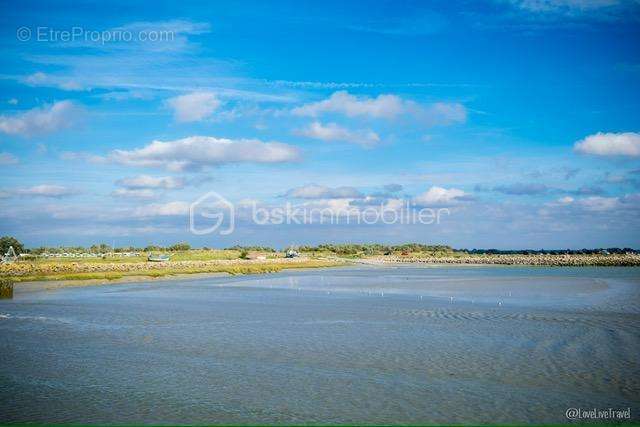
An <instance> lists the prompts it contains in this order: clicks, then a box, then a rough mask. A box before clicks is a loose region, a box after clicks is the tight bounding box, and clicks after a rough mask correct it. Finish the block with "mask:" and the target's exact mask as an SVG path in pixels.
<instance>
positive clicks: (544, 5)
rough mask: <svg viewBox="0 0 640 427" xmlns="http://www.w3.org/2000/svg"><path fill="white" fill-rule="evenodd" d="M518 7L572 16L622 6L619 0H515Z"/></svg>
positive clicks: (531, 10)
mask: <svg viewBox="0 0 640 427" xmlns="http://www.w3.org/2000/svg"><path fill="white" fill-rule="evenodd" d="M512 3H514V4H515V5H516V6H518V7H519V8H521V9H524V10H528V11H530V12H542V13H545V12H554V13H558V12H561V13H566V14H572V13H577V12H585V11H590V10H596V9H600V8H603V7H609V6H615V5H618V4H620V1H619V0H514V1H512Z"/></svg>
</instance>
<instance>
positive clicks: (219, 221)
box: [189, 191, 235, 236]
mask: <svg viewBox="0 0 640 427" xmlns="http://www.w3.org/2000/svg"><path fill="white" fill-rule="evenodd" d="M202 218H206V220H203V219H202ZM208 220H214V221H213V225H209V226H199V225H198V223H199V222H205V223H208ZM223 226H224V227H223ZM221 227H223V228H221ZM189 230H190V231H191V233H193V234H195V235H199V236H200V235H204V234H211V233H214V232H216V231H218V234H220V235H222V236H226V235H228V234H231V233H233V231H234V230H235V209H234V206H233V203H231V202H230V201H228V200H227V199H225V198H224V197H222V196H221V195H220V194H218V193H216V192H215V191H210V192H208V193H207V194H204V195H203V196H200V197H199V198H198V199H197V200H196V201H194V202H193V203H191V205H189Z"/></svg>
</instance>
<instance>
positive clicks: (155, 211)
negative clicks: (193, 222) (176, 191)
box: [132, 202, 189, 217]
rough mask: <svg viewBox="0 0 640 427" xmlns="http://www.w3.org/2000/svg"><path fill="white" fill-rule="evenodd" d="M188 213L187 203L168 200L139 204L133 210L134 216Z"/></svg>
mask: <svg viewBox="0 0 640 427" xmlns="http://www.w3.org/2000/svg"><path fill="white" fill-rule="evenodd" d="M188 213H189V203H187V202H169V203H157V204H156V203H154V204H151V205H146V206H140V207H138V208H136V209H135V210H134V211H133V213H132V214H133V216H134V217H154V216H181V215H187V214H188Z"/></svg>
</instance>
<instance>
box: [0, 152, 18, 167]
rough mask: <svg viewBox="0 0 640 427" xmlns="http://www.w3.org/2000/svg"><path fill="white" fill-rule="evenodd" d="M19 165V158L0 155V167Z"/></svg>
mask: <svg viewBox="0 0 640 427" xmlns="http://www.w3.org/2000/svg"><path fill="white" fill-rule="evenodd" d="M16 163H18V158H17V157H16V156H14V155H13V154H11V153H0V165H13V164H16Z"/></svg>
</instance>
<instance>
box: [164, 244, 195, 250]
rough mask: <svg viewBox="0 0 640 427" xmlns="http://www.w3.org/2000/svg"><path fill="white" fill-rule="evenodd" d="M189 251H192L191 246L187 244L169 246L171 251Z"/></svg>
mask: <svg viewBox="0 0 640 427" xmlns="http://www.w3.org/2000/svg"><path fill="white" fill-rule="evenodd" d="M189 249H191V245H190V244H188V243H187V242H180V243H175V244H173V245H171V246H169V250H170V251H188V250H189Z"/></svg>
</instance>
